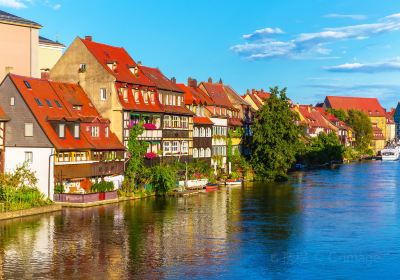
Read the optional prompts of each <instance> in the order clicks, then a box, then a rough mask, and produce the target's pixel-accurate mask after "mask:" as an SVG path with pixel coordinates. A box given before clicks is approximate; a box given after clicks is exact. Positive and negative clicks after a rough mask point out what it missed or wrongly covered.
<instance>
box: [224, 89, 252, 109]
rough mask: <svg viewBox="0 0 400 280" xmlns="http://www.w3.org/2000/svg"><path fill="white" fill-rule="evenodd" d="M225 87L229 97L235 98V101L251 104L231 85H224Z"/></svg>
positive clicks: (246, 104) (245, 104)
mask: <svg viewBox="0 0 400 280" xmlns="http://www.w3.org/2000/svg"><path fill="white" fill-rule="evenodd" d="M224 89H225V92H226V93H227V94H228V98H229V97H231V98H232V99H233V100H234V102H233V103H236V104H240V105H244V106H251V105H250V104H249V103H248V102H247V101H246V100H244V99H243V98H242V97H241V96H240V95H239V94H238V93H237V92H236V91H235V90H234V89H233V88H232V87H231V86H228V85H224ZM231 103H232V102H231Z"/></svg>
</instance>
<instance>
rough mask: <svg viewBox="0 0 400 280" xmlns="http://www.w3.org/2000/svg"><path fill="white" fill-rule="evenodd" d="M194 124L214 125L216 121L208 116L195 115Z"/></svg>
mask: <svg viewBox="0 0 400 280" xmlns="http://www.w3.org/2000/svg"><path fill="white" fill-rule="evenodd" d="M193 123H194V124H204V125H213V124H214V123H213V122H212V121H211V120H210V119H209V118H207V117H196V116H195V117H193Z"/></svg>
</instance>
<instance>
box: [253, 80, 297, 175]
mask: <svg viewBox="0 0 400 280" xmlns="http://www.w3.org/2000/svg"><path fill="white" fill-rule="evenodd" d="M270 90H271V97H270V98H269V99H268V100H267V101H266V102H265V104H264V106H263V107H262V108H261V109H260V110H259V111H257V113H256V115H255V120H254V124H253V131H254V134H253V139H252V143H251V153H252V154H251V160H250V161H251V164H252V166H253V168H254V170H255V172H256V174H257V177H259V178H262V179H263V180H267V181H277V180H283V179H286V178H287V171H288V169H289V168H290V167H291V166H292V165H293V164H294V163H295V161H296V155H297V153H298V151H299V149H300V147H301V146H302V145H303V142H302V141H301V139H302V136H303V135H304V129H303V127H301V126H299V125H297V122H298V121H299V116H298V114H297V113H296V112H294V111H292V110H291V109H290V104H289V99H288V98H287V97H286V88H284V89H282V90H279V88H278V87H274V88H271V89H270Z"/></svg>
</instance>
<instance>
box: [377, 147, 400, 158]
mask: <svg viewBox="0 0 400 280" xmlns="http://www.w3.org/2000/svg"><path fill="white" fill-rule="evenodd" d="M381 155H382V160H384V161H395V160H399V157H400V147H399V146H396V147H387V148H385V149H383V150H382V151H381Z"/></svg>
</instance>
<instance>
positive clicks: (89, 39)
mask: <svg viewBox="0 0 400 280" xmlns="http://www.w3.org/2000/svg"><path fill="white" fill-rule="evenodd" d="M92 39H93V37H92V36H90V35H87V36H85V40H88V41H92Z"/></svg>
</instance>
